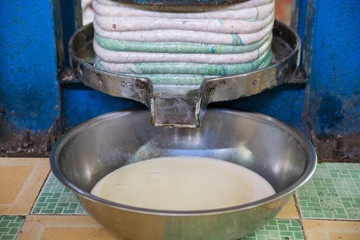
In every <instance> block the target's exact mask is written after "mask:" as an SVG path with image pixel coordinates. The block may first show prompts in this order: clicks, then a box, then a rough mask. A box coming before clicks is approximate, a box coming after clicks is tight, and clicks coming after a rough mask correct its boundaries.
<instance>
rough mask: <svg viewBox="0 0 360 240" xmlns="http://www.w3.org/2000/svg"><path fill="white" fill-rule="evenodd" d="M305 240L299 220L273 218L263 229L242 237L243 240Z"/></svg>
mask: <svg viewBox="0 0 360 240" xmlns="http://www.w3.org/2000/svg"><path fill="white" fill-rule="evenodd" d="M279 239H284V240H285V239H298V240H303V239H304V237H303V234H302V231H301V227H300V224H299V222H298V221H297V220H286V219H272V220H271V221H270V222H269V223H268V224H266V225H265V226H264V227H262V228H261V229H259V230H257V231H256V232H254V233H252V234H250V235H249V236H247V237H245V238H242V240H279Z"/></svg>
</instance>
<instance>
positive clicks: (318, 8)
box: [307, 0, 360, 135]
mask: <svg viewBox="0 0 360 240" xmlns="http://www.w3.org/2000/svg"><path fill="white" fill-rule="evenodd" d="M314 7H315V8H314V14H315V21H314V22H313V23H312V25H311V27H312V42H311V47H312V56H311V62H310V67H311V69H310V77H309V83H308V85H309V96H308V97H309V112H308V113H307V114H309V119H310V121H311V124H312V126H313V128H314V130H315V131H316V133H317V134H318V135H336V134H351V133H359V132H360V42H359V41H360V2H359V1H358V0H342V1H330V0H317V1H315V4H314Z"/></svg>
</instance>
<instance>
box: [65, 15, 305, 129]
mask: <svg viewBox="0 0 360 240" xmlns="http://www.w3.org/2000/svg"><path fill="white" fill-rule="evenodd" d="M275 26H277V27H275V28H274V30H273V34H274V40H273V44H272V48H273V53H274V58H273V63H272V64H271V66H269V67H267V68H264V69H260V70H257V71H253V72H249V73H244V74H240V75H234V76H227V77H221V78H214V79H205V80H204V81H203V83H202V84H201V85H200V86H164V85H153V84H152V83H151V81H150V80H149V79H146V78H135V77H128V76H124V75H120V74H115V73H111V72H107V71H103V70H100V69H97V68H95V67H94V66H93V63H94V55H95V54H94V51H93V49H92V40H93V37H94V30H93V27H92V24H89V25H87V26H85V27H83V28H81V29H79V30H78V31H77V32H76V33H75V34H74V35H73V37H72V38H71V40H70V44H69V52H70V58H71V65H72V68H73V70H74V72H75V76H76V78H77V79H78V80H80V81H81V82H83V83H84V84H85V85H86V86H88V87H91V88H93V89H95V90H98V91H101V92H103V93H106V94H109V95H111V96H115V97H122V98H128V99H132V100H135V101H138V102H141V103H143V104H145V105H146V106H147V107H148V108H149V109H150V111H151V115H152V122H153V124H154V125H155V126H175V127H199V126H200V123H201V119H202V117H203V115H204V114H205V111H206V106H207V105H208V104H209V103H211V102H219V101H228V100H233V99H238V98H240V97H247V96H251V95H254V94H257V93H260V92H262V91H264V90H266V89H270V88H273V87H275V86H278V85H280V84H283V83H287V82H289V80H290V79H291V74H292V73H293V72H294V70H295V69H296V68H297V67H298V65H299V59H300V55H299V54H300V45H301V44H300V38H299V36H298V35H297V34H296V33H295V32H294V31H292V30H291V29H290V28H289V27H287V26H286V25H285V24H283V23H281V22H276V23H275Z"/></svg>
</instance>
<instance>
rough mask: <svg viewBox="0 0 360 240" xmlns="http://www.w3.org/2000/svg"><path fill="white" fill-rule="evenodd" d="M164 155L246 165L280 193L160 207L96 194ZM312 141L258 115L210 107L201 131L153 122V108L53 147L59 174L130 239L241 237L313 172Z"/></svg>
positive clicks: (105, 119) (120, 116)
mask: <svg viewBox="0 0 360 240" xmlns="http://www.w3.org/2000/svg"><path fill="white" fill-rule="evenodd" d="M162 156H203V157H212V158H219V159H223V160H226V161H229V162H233V163H236V164H239V165H242V166H245V167H247V168H249V169H251V170H253V171H255V172H257V173H258V174H260V175H261V176H263V177H264V178H265V179H267V180H268V181H269V182H270V183H271V184H272V186H273V187H274V189H275V190H276V192H277V193H276V194H275V195H273V196H270V197H268V198H265V199H262V200H259V201H256V202H252V203H249V204H243V205H239V206H234V207H230V208H223V209H213V210H203V211H159V210H153V209H143V208H137V207H132V206H126V205H122V204H117V203H113V202H110V201H106V200H103V199H101V198H98V197H95V196H93V195H91V194H90V193H89V192H90V191H91V189H92V187H93V186H94V185H95V183H96V182H97V181H98V180H100V179H101V178H102V177H103V176H105V175H106V174H108V173H110V172H111V171H113V170H115V169H117V168H119V167H122V166H124V165H127V164H131V163H135V162H138V161H143V160H146V159H149V158H154V157H162ZM316 161H317V158H316V153H315V150H314V147H313V146H312V144H311V143H310V142H309V141H308V140H307V139H306V138H305V137H304V136H303V135H301V134H300V133H298V132H297V131H296V130H294V129H293V128H291V127H289V126H287V125H285V124H284V123H282V122H280V121H278V120H276V119H273V118H271V117H268V116H264V115H261V114H256V113H248V112H240V111H233V110H224V109H212V110H209V111H207V113H206V115H205V118H204V120H203V123H202V126H201V128H199V129H185V128H164V127H154V126H152V125H151V124H150V113H149V111H147V110H129V111H120V112H114V113H109V114H105V115H102V116H100V117H97V118H94V119H92V120H90V121H88V122H85V123H84V124H81V125H79V126H77V127H75V128H74V129H72V130H71V131H69V132H68V133H67V134H66V135H64V136H63V137H62V138H61V139H60V140H59V141H58V142H57V143H56V145H55V146H54V148H53V150H52V152H51V157H50V162H51V168H52V171H53V172H54V174H55V176H56V177H57V178H58V179H59V180H60V181H61V182H62V183H63V184H64V185H65V186H67V187H68V188H70V189H71V190H72V191H73V192H74V193H75V194H76V195H77V196H78V197H79V200H80V202H81V204H82V205H83V206H84V208H85V209H86V211H87V212H88V213H89V214H90V215H91V216H93V217H94V218H95V219H96V220H97V221H98V222H100V223H101V224H102V225H104V226H105V227H106V228H108V229H109V230H111V231H113V232H114V233H116V234H117V235H119V236H121V237H123V238H124V239H131V240H142V239H149V240H150V239H154V240H159V239H186V240H191V239H196V240H198V239H204V240H205V239H206V240H210V239H216V240H219V239H222V240H224V239H238V238H240V237H243V236H246V235H247V234H249V233H251V232H253V231H255V230H256V229H258V228H260V227H261V226H263V225H264V224H266V223H267V222H268V221H269V220H270V219H272V218H273V217H275V215H276V214H277V213H278V212H279V210H280V209H281V207H282V206H283V205H284V204H285V203H286V202H287V201H288V199H289V198H290V196H291V194H292V193H293V192H294V191H295V190H296V189H297V188H299V187H300V186H301V185H303V184H304V183H305V182H306V181H307V180H308V179H309V178H310V177H311V175H312V174H313V172H314V170H315V166H316Z"/></svg>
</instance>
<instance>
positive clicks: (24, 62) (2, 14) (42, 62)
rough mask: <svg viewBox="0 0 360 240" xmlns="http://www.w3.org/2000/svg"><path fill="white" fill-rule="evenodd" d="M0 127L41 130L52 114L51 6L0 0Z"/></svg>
mask: <svg viewBox="0 0 360 240" xmlns="http://www.w3.org/2000/svg"><path fill="white" fill-rule="evenodd" d="M0 22H1V25H0V107H1V110H2V114H1V116H2V117H1V119H0V120H1V122H0V127H1V128H0V131H6V130H11V131H14V132H21V131H22V130H24V129H30V130H31V131H37V130H41V131H43V130H46V129H48V128H50V127H51V125H52V124H53V123H54V120H55V118H56V117H57V116H58V109H57V108H58V95H57V80H56V75H55V74H56V71H57V62H56V52H55V40H54V32H53V29H54V28H53V20H52V5H51V2H49V1H45V0H41V1H40V0H39V1H25V0H18V1H11V0H2V1H0Z"/></svg>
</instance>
